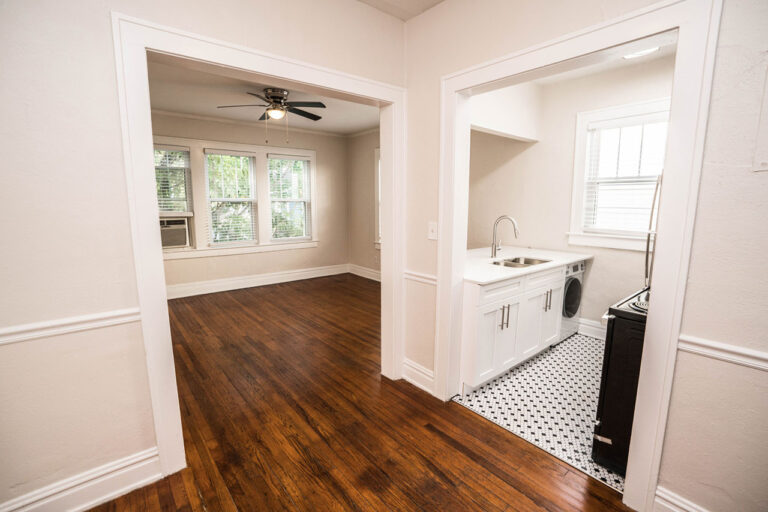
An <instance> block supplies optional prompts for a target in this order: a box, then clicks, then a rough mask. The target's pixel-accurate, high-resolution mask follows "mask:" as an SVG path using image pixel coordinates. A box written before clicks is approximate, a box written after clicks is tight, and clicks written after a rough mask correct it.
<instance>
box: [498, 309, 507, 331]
mask: <svg viewBox="0 0 768 512" xmlns="http://www.w3.org/2000/svg"><path fill="white" fill-rule="evenodd" d="M506 308H507V306H501V323H500V324H499V327H500V328H501V330H502V331H503V330H504V310H505V309H506Z"/></svg>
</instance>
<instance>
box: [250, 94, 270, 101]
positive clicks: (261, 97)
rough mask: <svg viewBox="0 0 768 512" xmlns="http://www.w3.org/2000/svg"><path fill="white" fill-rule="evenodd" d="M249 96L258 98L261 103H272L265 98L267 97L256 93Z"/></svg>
mask: <svg viewBox="0 0 768 512" xmlns="http://www.w3.org/2000/svg"><path fill="white" fill-rule="evenodd" d="M248 94H250V95H251V96H256V97H257V98H259V99H260V100H261V101H266V102H267V103H272V102H271V101H269V100H268V99H267V98H265V97H264V96H262V95H261V94H256V93H255V92H249V93H248Z"/></svg>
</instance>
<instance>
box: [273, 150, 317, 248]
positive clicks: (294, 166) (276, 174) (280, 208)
mask: <svg viewBox="0 0 768 512" xmlns="http://www.w3.org/2000/svg"><path fill="white" fill-rule="evenodd" d="M267 172H268V180H269V200H270V213H271V217H272V239H273V240H283V239H296V238H311V236H312V226H311V218H312V217H311V215H310V211H311V204H310V197H311V195H310V190H309V188H310V169H309V160H307V159H303V158H300V157H293V156H283V155H268V165H267Z"/></svg>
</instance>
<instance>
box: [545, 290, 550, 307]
mask: <svg viewBox="0 0 768 512" xmlns="http://www.w3.org/2000/svg"><path fill="white" fill-rule="evenodd" d="M551 292H552V290H547V296H546V297H544V311H549V297H550V293H551Z"/></svg>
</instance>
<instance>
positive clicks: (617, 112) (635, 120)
mask: <svg viewBox="0 0 768 512" xmlns="http://www.w3.org/2000/svg"><path fill="white" fill-rule="evenodd" d="M668 118H669V100H659V101H654V102H647V103H642V104H633V105H626V106H622V107H615V108H611V109H605V110H600V111H595V112H586V113H582V114H579V119H578V122H577V125H578V126H577V130H578V131H577V134H576V135H577V136H576V144H577V147H576V162H575V165H574V169H575V170H574V198H573V205H574V208H573V212H572V218H571V232H570V233H569V242H570V243H571V244H576V245H597V246H602V247H614V248H621V249H637V250H642V249H644V245H643V243H642V241H643V240H644V239H645V236H646V234H647V233H648V227H649V221H650V218H651V212H652V210H653V208H654V206H655V205H653V196H654V190H655V188H656V183H657V181H658V179H659V177H660V176H661V174H662V170H663V166H664V157H665V151H666V141H667V125H668ZM651 229H654V228H653V227H652V228H651Z"/></svg>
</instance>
